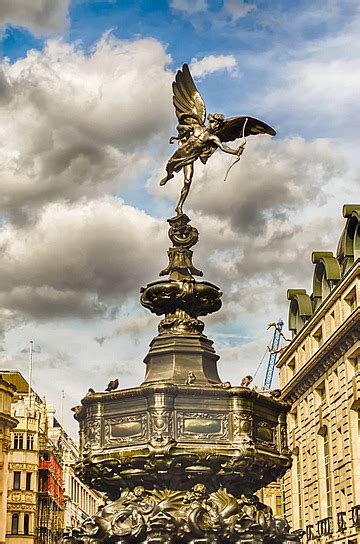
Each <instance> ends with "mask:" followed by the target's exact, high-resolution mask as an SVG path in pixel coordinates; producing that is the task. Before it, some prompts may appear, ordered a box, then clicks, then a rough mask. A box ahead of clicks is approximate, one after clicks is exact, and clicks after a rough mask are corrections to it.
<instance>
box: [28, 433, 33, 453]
mask: <svg viewBox="0 0 360 544" xmlns="http://www.w3.org/2000/svg"><path fill="white" fill-rule="evenodd" d="M26 449H27V450H33V449H34V435H33V434H30V433H28V435H27V438H26Z"/></svg>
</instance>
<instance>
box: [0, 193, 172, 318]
mask: <svg viewBox="0 0 360 544" xmlns="http://www.w3.org/2000/svg"><path fill="white" fill-rule="evenodd" d="M165 236H166V231H165V229H164V228H163V225H161V226H160V222H159V221H157V220H155V219H153V218H151V217H149V216H148V215H146V214H145V213H144V212H141V211H140V210H137V209H135V208H133V207H131V206H127V205H125V204H124V203H122V202H121V201H120V200H118V199H117V198H115V197H110V196H108V197H104V198H102V199H98V200H95V201H82V202H78V203H75V204H72V205H69V204H52V205H48V206H47V207H46V208H45V209H44V210H43V212H42V215H41V217H40V218H39V219H38V221H37V222H35V223H32V224H30V225H25V226H23V227H16V226H13V225H10V224H7V225H6V226H5V227H4V228H3V230H2V232H1V233H0V252H1V262H0V285H1V290H0V306H1V307H2V308H3V309H4V310H6V311H7V312H8V313H9V314H10V315H11V316H12V317H13V318H14V316H16V315H19V316H22V317H23V318H26V319H37V320H44V319H49V318H50V319H51V318H64V317H80V318H93V317H96V316H97V317H100V316H105V317H107V318H113V317H114V315H115V313H116V311H117V308H118V307H120V306H121V305H123V304H124V303H125V302H126V300H128V297H129V296H133V295H135V293H138V292H139V287H140V286H141V285H142V284H144V283H147V281H150V280H151V279H153V278H156V276H157V275H158V269H159V268H160V267H161V265H162V262H163V261H164V260H165V259H164V257H165V248H166V245H167V244H166V241H165ZM149 240H151V244H150V243H149ZM161 249H162V252H161ZM162 253H164V255H162ZM156 254H159V257H158V258H154V255H156ZM114 312H115V313H114Z"/></svg>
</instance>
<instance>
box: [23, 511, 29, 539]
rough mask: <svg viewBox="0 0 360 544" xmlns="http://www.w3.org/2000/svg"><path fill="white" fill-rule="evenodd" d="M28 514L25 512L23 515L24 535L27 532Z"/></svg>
mask: <svg viewBox="0 0 360 544" xmlns="http://www.w3.org/2000/svg"><path fill="white" fill-rule="evenodd" d="M29 518H30V516H29V514H25V516H24V535H28V534H29Z"/></svg>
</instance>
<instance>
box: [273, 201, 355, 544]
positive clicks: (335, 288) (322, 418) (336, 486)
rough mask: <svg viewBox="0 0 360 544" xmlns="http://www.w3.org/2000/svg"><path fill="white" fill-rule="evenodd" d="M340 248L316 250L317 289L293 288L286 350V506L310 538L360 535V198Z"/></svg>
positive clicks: (349, 213)
mask: <svg viewBox="0 0 360 544" xmlns="http://www.w3.org/2000/svg"><path fill="white" fill-rule="evenodd" d="M343 212H344V216H345V218H346V225H345V229H344V231H343V233H342V236H341V238H340V242H339V245H338V249H337V253H336V255H333V254H332V253H331V252H314V253H313V255H312V261H313V263H314V276H313V292H312V294H311V295H309V294H307V293H306V291H305V290H303V289H291V290H289V291H288V298H289V300H290V309H289V329H290V330H291V331H292V333H293V340H292V342H291V344H290V345H289V347H288V348H287V349H286V350H285V352H284V353H283V355H282V356H281V358H280V360H279V363H278V366H279V368H280V383H281V388H282V397H283V399H285V400H287V401H288V402H289V403H291V411H290V413H289V416H288V439H289V445H290V449H291V451H292V453H293V466H292V469H291V470H290V471H288V473H287V474H286V476H285V478H284V497H285V514H286V516H287V519H288V521H289V522H290V524H291V526H292V527H294V528H295V529H297V528H302V529H304V530H305V531H306V540H307V541H308V542H321V543H323V542H344V543H347V544H354V543H356V542H357V543H358V542H360V434H359V433H360V416H359V409H360V307H359V301H360V206H359V205H347V206H344V210H343Z"/></svg>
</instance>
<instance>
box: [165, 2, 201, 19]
mask: <svg viewBox="0 0 360 544" xmlns="http://www.w3.org/2000/svg"><path fill="white" fill-rule="evenodd" d="M170 7H171V8H172V9H175V10H178V11H184V12H185V13H188V14H189V15H192V14H194V13H199V12H201V11H206V10H207V2H206V0H171V1H170Z"/></svg>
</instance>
